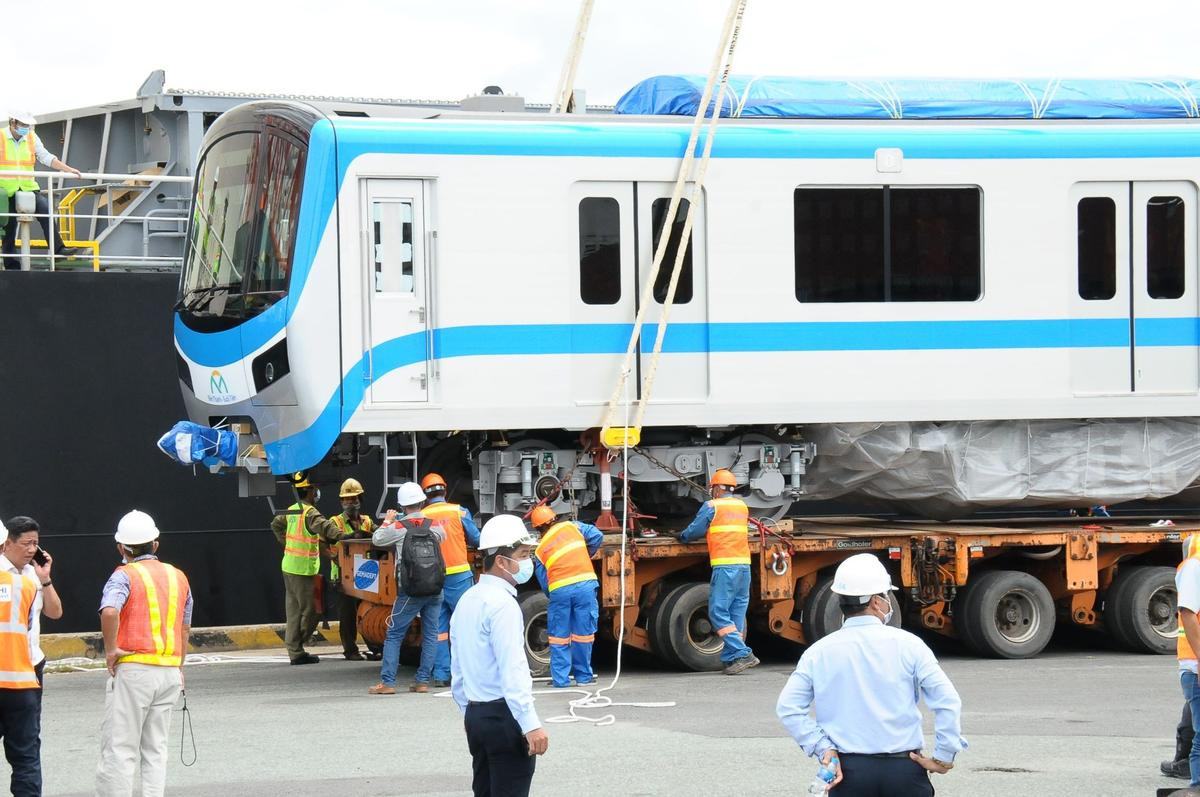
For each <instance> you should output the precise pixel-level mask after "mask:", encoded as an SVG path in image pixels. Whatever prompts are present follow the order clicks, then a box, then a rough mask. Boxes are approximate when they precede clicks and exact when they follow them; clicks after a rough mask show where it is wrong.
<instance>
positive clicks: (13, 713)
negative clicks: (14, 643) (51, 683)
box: [0, 689, 42, 797]
mask: <svg viewBox="0 0 1200 797" xmlns="http://www.w3.org/2000/svg"><path fill="white" fill-rule="evenodd" d="M41 692H42V690H41V689H0V736H3V737H4V757H5V758H7V759H8V765H9V766H10V767H12V784H11V788H12V793H13V795H14V796H15V797H26V795H31V796H32V797H36V796H37V795H40V794H41V793H42V740H41V732H42V699H41Z"/></svg>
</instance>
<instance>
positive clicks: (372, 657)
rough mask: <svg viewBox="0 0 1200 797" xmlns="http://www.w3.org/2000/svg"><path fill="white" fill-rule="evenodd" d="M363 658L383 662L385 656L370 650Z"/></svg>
mask: <svg viewBox="0 0 1200 797" xmlns="http://www.w3.org/2000/svg"><path fill="white" fill-rule="evenodd" d="M363 658H365V659H366V660H367V661H383V654H382V653H376V652H375V651H373V650H368V651H367V652H366V654H364V656H363Z"/></svg>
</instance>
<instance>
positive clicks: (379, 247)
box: [371, 199, 415, 293]
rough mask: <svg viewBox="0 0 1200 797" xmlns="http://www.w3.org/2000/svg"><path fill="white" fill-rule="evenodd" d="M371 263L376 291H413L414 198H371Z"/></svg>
mask: <svg viewBox="0 0 1200 797" xmlns="http://www.w3.org/2000/svg"><path fill="white" fill-rule="evenodd" d="M371 265H372V268H371V273H372V274H373V276H374V279H375V292H376V293H412V292H413V290H414V288H415V286H414V284H413V203H412V200H411V199H376V200H374V201H372V202H371Z"/></svg>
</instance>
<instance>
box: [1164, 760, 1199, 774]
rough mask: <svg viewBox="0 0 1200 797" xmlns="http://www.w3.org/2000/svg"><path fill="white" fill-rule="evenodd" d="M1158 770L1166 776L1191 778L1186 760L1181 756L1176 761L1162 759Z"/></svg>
mask: <svg viewBox="0 0 1200 797" xmlns="http://www.w3.org/2000/svg"><path fill="white" fill-rule="evenodd" d="M1158 768H1159V770H1160V771H1161V772H1162V773H1163V774H1164V775H1166V776H1167V777H1168V778H1191V777H1192V773H1191V770H1190V769H1189V768H1188V760H1187V759H1186V758H1181V759H1180V760H1178V761H1163V762H1162V763H1161V764H1159V765H1158Z"/></svg>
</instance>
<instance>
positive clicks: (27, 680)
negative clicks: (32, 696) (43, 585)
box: [0, 571, 38, 689]
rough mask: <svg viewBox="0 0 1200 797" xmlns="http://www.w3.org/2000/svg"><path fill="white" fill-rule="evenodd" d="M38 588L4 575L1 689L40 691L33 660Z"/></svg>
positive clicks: (0, 586)
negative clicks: (31, 628)
mask: <svg viewBox="0 0 1200 797" xmlns="http://www.w3.org/2000/svg"><path fill="white" fill-rule="evenodd" d="M36 596H37V584H36V583H34V581H33V579H31V578H29V577H27V576H22V575H18V574H17V573H10V572H7V571H0V689H37V688H38V682H37V676H36V675H35V674H34V672H33V661H32V659H30V656H29V623H30V613H31V610H32V608H33V599H34V598H35V597H36Z"/></svg>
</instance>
